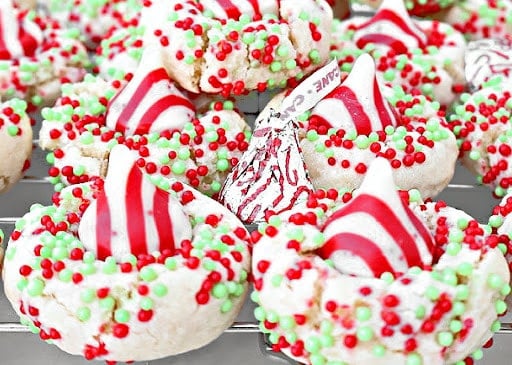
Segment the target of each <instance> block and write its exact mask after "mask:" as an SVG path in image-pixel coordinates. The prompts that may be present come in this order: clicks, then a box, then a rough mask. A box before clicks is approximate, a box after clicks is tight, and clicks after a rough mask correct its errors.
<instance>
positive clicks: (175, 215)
mask: <svg viewBox="0 0 512 365" xmlns="http://www.w3.org/2000/svg"><path fill="white" fill-rule="evenodd" d="M191 232H192V228H191V226H190V222H189V219H188V217H187V216H186V214H185V213H184V211H183V206H182V205H181V203H180V202H179V201H178V200H177V199H176V198H175V197H174V196H172V195H171V194H169V193H168V192H167V191H164V190H162V189H160V188H158V187H156V186H155V185H154V184H153V183H151V182H150V181H149V180H148V178H147V176H145V175H144V174H143V173H142V171H141V170H140V168H139V167H138V166H137V165H136V164H135V157H134V155H133V154H132V152H130V151H129V150H128V148H127V147H125V146H122V145H119V146H115V147H114V148H113V149H112V151H111V153H110V159H109V165H108V172H107V176H106V179H105V184H104V189H103V190H102V191H101V192H99V193H98V194H97V198H96V200H95V201H93V202H92V203H91V204H90V206H89V207H88V208H87V210H86V211H85V212H84V215H83V217H82V220H81V222H80V226H79V228H78V235H79V237H80V240H81V241H82V244H83V245H84V247H85V248H86V249H87V250H88V251H91V252H93V253H95V254H96V257H97V258H98V259H100V260H104V259H105V258H106V257H108V256H113V257H114V258H116V260H118V261H120V260H123V259H126V257H127V256H128V255H129V254H133V255H135V256H138V255H142V254H151V253H154V252H157V251H159V252H162V251H163V250H170V251H171V253H172V252H174V251H175V249H176V248H179V247H180V243H181V241H182V240H184V239H190V238H191V236H192V233H191Z"/></svg>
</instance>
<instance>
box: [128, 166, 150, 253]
mask: <svg viewBox="0 0 512 365" xmlns="http://www.w3.org/2000/svg"><path fill="white" fill-rule="evenodd" d="M142 180H143V176H142V173H141V172H140V170H139V169H138V167H137V166H135V165H134V166H132V168H131V170H130V173H129V175H128V182H127V185H126V199H125V202H124V204H125V206H126V228H127V231H128V241H129V243H130V252H131V253H132V254H134V255H135V256H139V255H141V254H147V253H148V249H147V244H146V226H145V221H144V202H143V201H142V194H141V192H142Z"/></svg>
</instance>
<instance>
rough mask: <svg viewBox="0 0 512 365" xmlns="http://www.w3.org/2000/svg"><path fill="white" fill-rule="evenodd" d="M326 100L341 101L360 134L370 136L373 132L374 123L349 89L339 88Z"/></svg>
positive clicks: (342, 86)
mask: <svg viewBox="0 0 512 365" xmlns="http://www.w3.org/2000/svg"><path fill="white" fill-rule="evenodd" d="M326 98H335V99H339V100H341V101H342V102H343V104H344V105H345V108H347V110H348V113H349V114H350V115H351V116H352V121H353V122H354V126H355V128H356V130H357V133H358V134H366V135H368V134H370V133H371V132H372V122H371V121H370V117H368V115H367V114H366V112H365V111H364V108H363V106H362V105H361V103H360V102H359V100H358V99H357V95H356V94H355V93H354V92H353V91H352V90H351V89H350V88H348V87H346V86H344V85H341V86H338V87H337V88H336V89H334V91H333V92H332V93H330V94H329V95H328V96H327V97H326Z"/></svg>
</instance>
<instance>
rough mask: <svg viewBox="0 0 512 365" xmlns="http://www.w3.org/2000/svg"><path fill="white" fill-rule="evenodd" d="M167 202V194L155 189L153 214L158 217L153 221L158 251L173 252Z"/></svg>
mask: <svg viewBox="0 0 512 365" xmlns="http://www.w3.org/2000/svg"><path fill="white" fill-rule="evenodd" d="M169 204H170V202H169V194H168V193H166V192H165V191H163V190H160V189H156V191H155V195H154V197H153V209H154V211H153V216H154V217H158V219H156V220H155V223H156V230H157V232H158V240H159V245H158V250H159V251H160V252H162V251H164V250H171V251H172V252H174V250H175V248H176V242H175V241H174V231H173V223H172V218H171V215H170V214H169Z"/></svg>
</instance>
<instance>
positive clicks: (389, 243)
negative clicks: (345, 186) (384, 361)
mask: <svg viewBox="0 0 512 365" xmlns="http://www.w3.org/2000/svg"><path fill="white" fill-rule="evenodd" d="M323 234H324V237H325V244H324V245H323V246H322V247H320V248H319V249H318V250H317V254H318V255H319V256H320V257H322V258H323V259H331V260H332V261H333V263H334V265H335V267H336V269H337V270H339V271H340V272H343V273H346V274H349V275H356V276H364V277H372V276H373V277H380V275H382V273H384V272H391V273H400V272H406V271H407V269H408V268H410V267H413V266H418V267H420V268H423V267H424V266H425V265H431V264H432V253H433V249H434V240H433V238H432V235H431V234H430V232H429V230H428V229H427V227H426V226H425V225H424V224H423V223H422V222H421V221H420V219H419V218H418V217H417V216H416V215H415V214H414V213H413V211H412V210H411V209H410V208H409V207H408V205H407V204H406V203H404V202H403V201H402V200H401V199H400V196H399V194H398V192H397V190H396V189H395V185H394V182H393V175H392V171H391V166H390V165H389V163H388V161H387V160H385V159H383V158H378V159H376V160H375V161H374V162H373V163H372V164H371V165H370V168H369V169H368V172H367V175H366V177H365V180H364V181H363V184H362V185H361V188H360V189H359V190H358V191H357V193H356V195H355V197H354V198H353V200H351V201H350V202H349V203H348V204H347V205H345V206H343V207H341V208H340V209H339V210H337V211H336V212H335V213H334V214H333V215H332V216H330V217H329V219H328V220H327V221H326V223H325V226H324V228H323Z"/></svg>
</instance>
